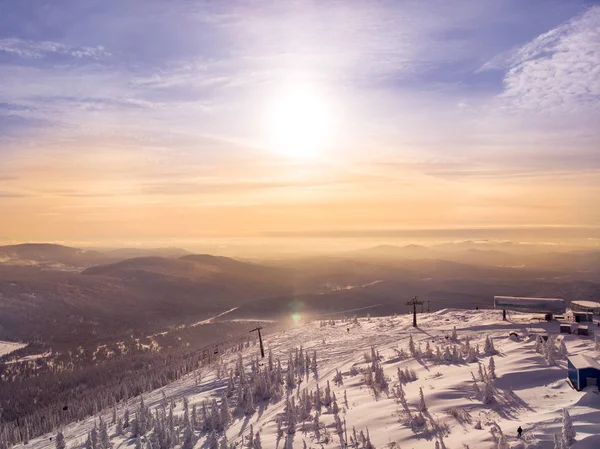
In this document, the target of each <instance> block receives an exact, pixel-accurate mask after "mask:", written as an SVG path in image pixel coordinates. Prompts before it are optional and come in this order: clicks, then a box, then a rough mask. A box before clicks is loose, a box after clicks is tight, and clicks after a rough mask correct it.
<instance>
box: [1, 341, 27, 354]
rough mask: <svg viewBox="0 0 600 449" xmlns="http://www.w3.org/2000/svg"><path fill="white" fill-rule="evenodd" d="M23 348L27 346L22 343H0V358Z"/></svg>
mask: <svg viewBox="0 0 600 449" xmlns="http://www.w3.org/2000/svg"><path fill="white" fill-rule="evenodd" d="M25 346H27V345H26V344H23V343H15V342H12V341H0V356H3V355H6V354H10V353H11V352H13V351H16V350H17V349H21V348H24V347H25Z"/></svg>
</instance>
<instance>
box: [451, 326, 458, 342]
mask: <svg viewBox="0 0 600 449" xmlns="http://www.w3.org/2000/svg"><path fill="white" fill-rule="evenodd" d="M450 338H452V341H458V333H457V332H456V326H454V327H453V328H452V336H451V337H450Z"/></svg>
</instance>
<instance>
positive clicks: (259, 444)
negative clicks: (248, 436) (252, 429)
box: [253, 432, 262, 449]
mask: <svg viewBox="0 0 600 449" xmlns="http://www.w3.org/2000/svg"><path fill="white" fill-rule="evenodd" d="M253 449H262V442H261V441H260V432H256V435H255V436H254V446H253Z"/></svg>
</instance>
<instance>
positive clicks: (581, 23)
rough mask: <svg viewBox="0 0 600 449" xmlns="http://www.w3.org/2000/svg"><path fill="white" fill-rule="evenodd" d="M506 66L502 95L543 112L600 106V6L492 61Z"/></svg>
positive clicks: (490, 66) (489, 66)
mask: <svg viewBox="0 0 600 449" xmlns="http://www.w3.org/2000/svg"><path fill="white" fill-rule="evenodd" d="M492 69H506V70H507V73H506V75H505V77H504V92H503V93H502V94H501V95H500V98H501V99H502V100H504V101H506V102H507V104H508V105H510V106H511V107H514V108H517V109H523V110H528V111H540V112H556V111H560V112H563V113H564V112H574V113H578V114H581V113H582V112H584V111H583V110H584V109H585V111H586V112H585V113H587V111H589V110H593V111H595V112H599V111H600V6H595V7H591V8H589V9H588V10H587V11H586V12H585V13H584V14H582V15H581V16H578V17H576V18H574V19H572V20H570V21H568V22H567V23H565V24H563V25H561V26H559V27H557V28H554V29H553V30H551V31H549V32H547V33H544V34H542V35H540V36H538V37H537V38H535V39H534V40H532V41H531V42H529V43H527V44H526V45H524V46H522V47H520V48H518V49H517V50H516V51H513V52H511V53H508V54H503V55H500V56H499V57H496V58H493V59H492V60H490V61H489V62H488V63H486V64H485V65H484V66H483V67H482V70H492Z"/></svg>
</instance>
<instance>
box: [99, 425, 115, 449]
mask: <svg viewBox="0 0 600 449" xmlns="http://www.w3.org/2000/svg"><path fill="white" fill-rule="evenodd" d="M99 427H100V447H101V448H102V449H110V448H111V447H112V444H111V443H110V438H109V436H108V426H107V425H106V422H105V421H104V420H103V419H102V418H100V426H99Z"/></svg>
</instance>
